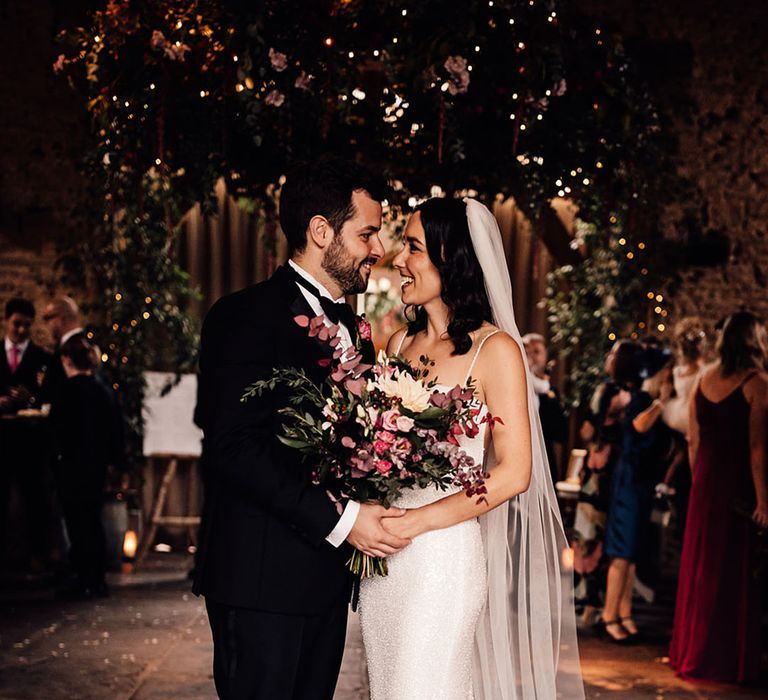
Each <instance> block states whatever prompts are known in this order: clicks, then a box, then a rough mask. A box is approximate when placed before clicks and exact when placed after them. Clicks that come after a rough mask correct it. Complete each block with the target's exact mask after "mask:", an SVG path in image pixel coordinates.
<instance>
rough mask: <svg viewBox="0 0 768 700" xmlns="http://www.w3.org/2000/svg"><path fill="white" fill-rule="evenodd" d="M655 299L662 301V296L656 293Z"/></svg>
mask: <svg viewBox="0 0 768 700" xmlns="http://www.w3.org/2000/svg"><path fill="white" fill-rule="evenodd" d="M656 301H658V302H662V301H664V297H663V296H662V295H661V294H657V295H656Z"/></svg>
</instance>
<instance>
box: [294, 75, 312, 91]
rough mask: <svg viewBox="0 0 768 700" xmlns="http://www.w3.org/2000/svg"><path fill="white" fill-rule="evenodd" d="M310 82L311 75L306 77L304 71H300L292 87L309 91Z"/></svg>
mask: <svg viewBox="0 0 768 700" xmlns="http://www.w3.org/2000/svg"><path fill="white" fill-rule="evenodd" d="M311 80H312V76H311V75H307V73H306V72H305V71H301V73H299V76H298V77H297V78H296V82H294V84H293V87H295V88H296V89H298V90H309V83H310V81H311Z"/></svg>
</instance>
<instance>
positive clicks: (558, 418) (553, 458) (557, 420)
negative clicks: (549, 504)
mask: <svg viewBox="0 0 768 700" xmlns="http://www.w3.org/2000/svg"><path fill="white" fill-rule="evenodd" d="M523 345H524V346H525V354H526V357H527V359H528V367H529V369H530V370H531V380H532V382H533V388H534V390H535V392H536V396H537V397H538V399H539V418H540V419H541V430H542V433H543V435H544V447H545V449H546V451H547V459H548V460H549V471H550V473H551V475H552V482H553V483H555V482H557V481H558V480H559V479H560V474H561V470H560V465H559V463H558V460H557V454H556V453H555V443H557V444H560V445H562V444H564V443H566V442H567V440H568V420H567V418H566V416H565V410H564V409H563V403H562V401H561V400H560V395H559V394H558V391H557V389H556V388H555V387H553V386H552V385H551V383H550V381H549V367H548V357H547V342H546V340H545V339H544V336H542V335H539V334H538V333H528V334H527V335H524V336H523Z"/></svg>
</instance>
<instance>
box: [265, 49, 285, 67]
mask: <svg viewBox="0 0 768 700" xmlns="http://www.w3.org/2000/svg"><path fill="white" fill-rule="evenodd" d="M269 62H270V63H271V64H272V68H274V69H275V70H276V71H277V72H278V73H282V72H283V71H284V70H285V69H286V68H288V57H287V56H286V55H285V54H284V53H280V52H279V51H275V50H274V49H270V50H269Z"/></svg>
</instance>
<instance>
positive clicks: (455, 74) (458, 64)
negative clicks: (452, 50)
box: [443, 56, 469, 95]
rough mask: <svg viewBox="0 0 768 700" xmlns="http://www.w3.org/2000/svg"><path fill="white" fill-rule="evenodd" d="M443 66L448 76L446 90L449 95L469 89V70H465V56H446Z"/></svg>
mask: <svg viewBox="0 0 768 700" xmlns="http://www.w3.org/2000/svg"><path fill="white" fill-rule="evenodd" d="M443 67H444V68H445V70H446V71H448V75H449V76H450V82H449V83H448V92H450V93H451V95H461V94H463V93H465V92H467V90H469V71H468V70H467V59H466V58H463V57H462V56H448V58H447V59H446V60H445V63H444V64H443Z"/></svg>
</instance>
